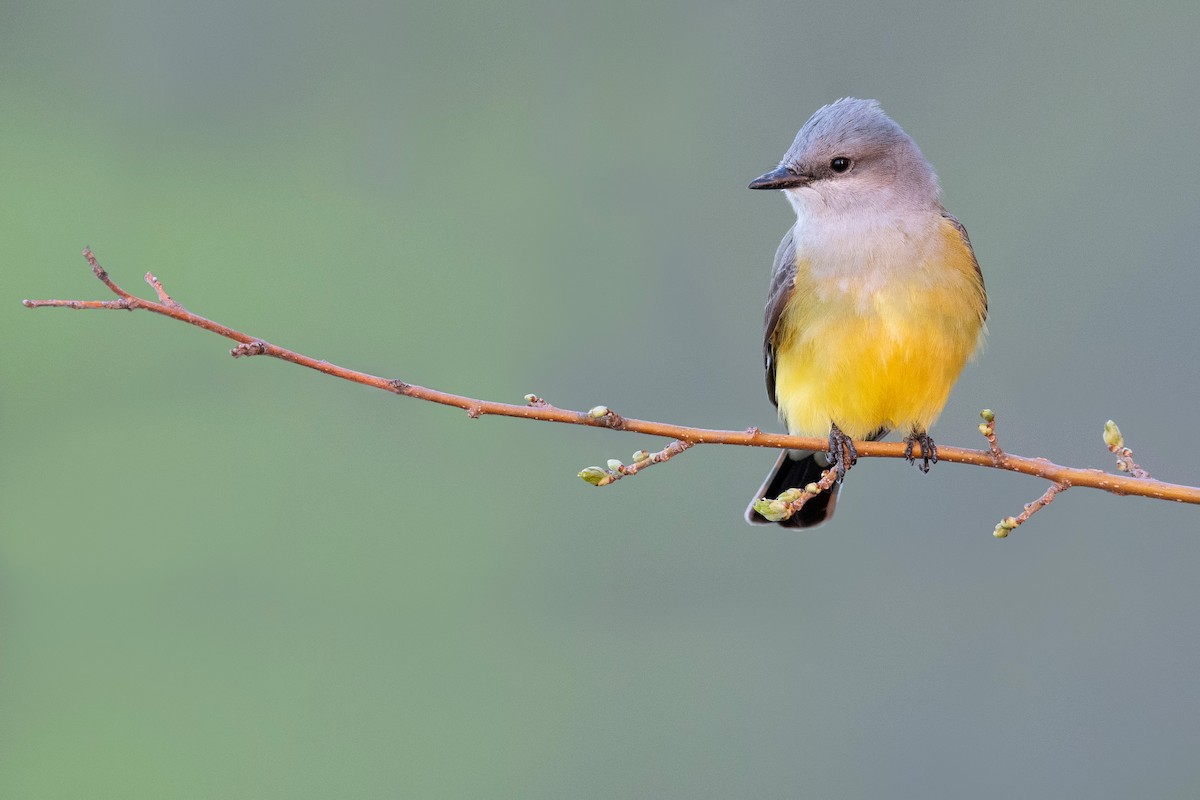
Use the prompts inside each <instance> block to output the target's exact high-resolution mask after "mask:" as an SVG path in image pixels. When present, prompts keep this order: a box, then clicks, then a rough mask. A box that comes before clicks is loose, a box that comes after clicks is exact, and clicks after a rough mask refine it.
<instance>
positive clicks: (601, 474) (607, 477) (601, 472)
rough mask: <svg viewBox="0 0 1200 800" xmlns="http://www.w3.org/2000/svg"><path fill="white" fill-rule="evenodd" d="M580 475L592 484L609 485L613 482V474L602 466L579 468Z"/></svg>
mask: <svg viewBox="0 0 1200 800" xmlns="http://www.w3.org/2000/svg"><path fill="white" fill-rule="evenodd" d="M579 477H581V478H583V480H584V481H585V482H587V483H590V484H591V485H592V486H607V485H608V484H610V483H612V482H613V477H612V474H611V473H609V471H608V470H606V469H602V468H600V467H585V468H584V469H581V470H579Z"/></svg>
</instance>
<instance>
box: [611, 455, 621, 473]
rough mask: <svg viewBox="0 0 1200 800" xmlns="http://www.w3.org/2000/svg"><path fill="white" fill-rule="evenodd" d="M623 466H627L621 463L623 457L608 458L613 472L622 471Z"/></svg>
mask: <svg viewBox="0 0 1200 800" xmlns="http://www.w3.org/2000/svg"><path fill="white" fill-rule="evenodd" d="M623 466H625V465H624V464H622V463H621V459H619V458H610V459H609V460H608V468H609V469H611V470H612V471H613V472H620V471H621V467H623Z"/></svg>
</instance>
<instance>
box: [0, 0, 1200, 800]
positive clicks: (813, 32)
mask: <svg viewBox="0 0 1200 800" xmlns="http://www.w3.org/2000/svg"><path fill="white" fill-rule="evenodd" d="M100 5H101V4H92V3H84V2H76V3H74V4H71V3H45V4H33V3H25V4H21V3H6V4H4V5H2V6H0V108H2V109H3V113H2V114H0V187H2V188H0V219H2V225H3V228H2V230H3V235H2V237H0V259H2V261H3V273H2V274H3V277H2V279H0V287H2V288H3V292H2V293H0V332H2V333H3V337H4V341H5V342H6V345H5V347H4V348H3V350H2V352H0V380H2V384H0V442H2V445H0V446H2V447H3V458H2V459H0V637H2V639H0V758H2V766H0V795H2V796H3V797H6V798H63V797H88V798H129V797H153V798H210V797H222V798H225V797H229V798H241V797H245V798H274V797H279V798H284V797H286V798H301V797H313V798H317V797H321V798H324V797H363V798H367V797H379V798H384V797H431V798H435V797H436V798H459V797H463V798H465V797H472V798H475V797H497V798H510V797H511V798H566V797H572V798H573V797H580V798H583V797H589V798H590V797H595V798H647V797H654V798H730V797H842V798H860V797H861V798H867V797H885V796H886V797H913V798H925V797H952V796H953V797H974V798H991V797H996V798H1001V797H1003V798H1009V797H1014V796H1015V797H1062V796H1074V797H1093V798H1096V797H1114V798H1117V797H1120V798H1127V797H1139V796H1140V797H1151V796H1152V797H1195V796H1197V795H1200V760H1197V758H1196V752H1197V748H1198V745H1200V697H1198V693H1197V688H1196V664H1197V659H1198V658H1200V645H1198V644H1197V637H1196V635H1195V630H1194V628H1195V620H1196V616H1197V605H1198V604H1200V582H1198V581H1197V580H1196V571H1197V564H1200V535H1198V534H1200V509H1197V508H1195V507H1189V506H1173V505H1169V504H1166V503H1161V502H1159V503H1156V502H1151V501H1147V500H1140V499H1132V498H1118V497H1114V496H1110V495H1105V494H1101V493H1098V492H1094V491H1089V490H1083V489H1080V490H1076V491H1073V492H1069V493H1067V494H1066V495H1065V496H1063V497H1061V498H1060V499H1059V500H1058V501H1057V502H1056V503H1055V504H1054V505H1053V506H1052V507H1051V508H1050V509H1047V510H1046V511H1045V512H1043V513H1042V514H1039V515H1038V516H1037V517H1036V518H1035V519H1034V521H1033V522H1031V523H1030V524H1029V525H1028V526H1026V527H1024V528H1021V529H1020V530H1019V531H1017V532H1016V533H1015V534H1014V535H1013V536H1012V537H1011V538H1010V539H1009V540H1007V541H1004V542H998V541H996V540H994V539H993V538H992V536H991V530H992V527H993V525H994V524H995V523H996V521H997V520H999V519H1000V518H1001V517H1003V516H1005V515H1008V514H1016V513H1018V512H1019V511H1020V510H1021V505H1022V503H1025V502H1028V501H1030V500H1032V499H1033V498H1035V497H1037V496H1038V494H1040V493H1041V491H1042V489H1043V488H1044V486H1043V484H1041V483H1039V482H1038V481H1035V480H1032V479H1029V478H1025V477H1021V476H1016V475H1007V474H1001V473H996V472H991V471H984V470H978V469H971V468H966V467H961V466H953V465H943V466H942V467H939V468H936V469H935V470H934V471H933V473H932V474H931V475H929V476H928V477H922V476H920V475H919V474H918V473H917V471H916V470H913V469H910V468H907V467H904V466H903V465H901V464H900V463H898V462H894V461H867V462H864V463H862V464H860V466H859V467H858V468H857V469H856V470H855V471H854V474H853V476H852V477H851V479H850V481H849V482H848V485H847V489H846V491H845V493H844V495H843V501H842V505H841V509H840V511H839V514H838V517H837V519H836V520H835V522H834V524H832V525H830V526H827V527H825V528H822V529H820V530H819V531H817V532H813V533H808V534H796V533H792V532H787V531H783V530H774V529H751V528H749V527H747V526H746V525H744V524H743V522H742V521H741V513H742V508H743V506H744V505H745V503H746V501H747V500H748V498H749V496H750V494H751V493H752V492H753V490H754V489H755V487H757V486H758V484H759V482H760V480H761V479H762V477H763V475H764V474H765V473H766V471H767V469H768V467H769V465H770V463H771V462H772V460H773V458H774V455H773V454H772V453H769V452H765V451H759V450H749V449H739V448H716V447H714V448H711V449H709V448H700V449H696V450H693V451H691V452H689V453H687V454H685V455H684V456H682V457H680V458H679V459H677V460H676V461H674V462H673V463H672V464H670V465H666V466H663V467H659V468H656V469H654V470H652V471H650V472H647V473H646V474H644V475H642V476H639V477H637V478H636V479H631V480H628V481H623V482H622V483H620V484H618V485H616V486H613V487H610V488H607V489H603V490H596V489H592V488H590V487H588V486H586V485H584V484H583V483H582V482H581V481H579V479H578V478H576V477H575V473H576V471H577V470H578V469H580V468H581V467H583V466H586V465H588V464H592V463H603V461H604V459H606V458H611V457H618V458H624V459H627V458H628V457H629V454H630V453H631V452H633V451H634V450H637V449H640V448H643V447H648V448H651V449H655V448H656V447H660V446H662V444H663V442H661V441H657V440H653V439H648V438H647V437H640V436H634V435H630V434H619V433H612V432H605V431H598V430H588V429H576V428H569V427H562V426H555V425H546V424H531V423H525V422H519V421H515V420H506V419H496V418H484V419H481V420H477V421H471V420H469V419H467V418H466V416H465V415H464V414H463V413H461V412H459V411H455V410H451V409H447V408H443V407H438V406H434V405H430V404H423V403H419V402H416V401H411V400H406V399H400V398H395V397H391V396H388V395H385V394H383V393H381V392H374V391H370V390H367V389H364V388H362V387H357V386H354V385H351V384H348V383H343V382H340V381H335V380H331V379H328V378H325V377H322V376H320V375H318V374H316V373H313V372H309V371H307V370H303V369H298V368H296V367H292V366H289V365H285V364H282V363H279V362H272V361H269V360H266V359H246V360H241V361H234V360H232V359H230V358H229V356H228V355H227V354H226V353H227V348H228V347H229V343H228V342H225V341H223V340H221V339H218V338H216V337H214V336H212V335H210V334H207V333H203V332H200V331H197V330H195V329H191V328H188V327H185V326H183V325H180V324H177V323H174V322H171V321H169V320H164V319H162V318H159V317H155V316H152V315H150V314H143V313H138V314H117V313H113V312H68V311H59V310H41V311H29V310H26V309H23V308H22V307H21V306H20V304H19V301H20V300H21V299H22V298H25V297H71V298H104V297H106V294H105V292H104V291H103V290H102V287H101V286H100V285H99V284H98V283H97V282H96V281H95V280H94V278H93V277H92V276H91V274H90V272H89V271H88V269H87V266H86V264H85V263H84V261H83V260H82V258H80V256H79V251H80V249H81V248H82V247H83V246H84V245H90V246H91V247H93V248H94V249H95V251H96V253H97V254H98V256H99V258H100V260H101V262H102V263H103V264H104V265H105V266H106V267H108V269H109V270H110V271H111V273H112V275H113V276H114V278H115V279H117V280H118V281H119V282H121V283H122V284H124V286H125V287H126V288H128V289H130V290H134V291H137V292H139V293H141V294H143V295H147V294H149V293H150V290H149V289H148V288H147V287H146V286H145V285H144V284H142V283H141V281H140V276H141V275H142V274H143V273H145V272H146V271H148V270H153V271H154V272H155V273H156V274H157V275H159V276H160V277H161V278H162V279H163V281H164V282H165V284H166V287H167V289H168V290H169V291H170V292H171V293H172V294H173V295H174V296H176V297H177V298H178V299H179V300H180V301H182V302H183V303H184V304H185V305H187V306H188V307H189V308H190V309H192V310H193V311H195V312H197V313H200V314H204V315H206V316H209V317H212V318H215V319H218V320H221V321H223V322H225V323H228V324H230V325H233V326H235V327H240V328H241V329H243V330H245V331H247V332H249V333H251V334H253V335H256V336H261V337H263V338H265V339H268V340H270V341H273V342H277V343H279V344H282V345H285V346H288V347H292V348H295V349H297V350H300V351H302V352H304V353H307V354H310V355H313V356H315V357H319V358H326V359H329V360H331V361H335V362H337V363H340V364H344V365H346V366H350V367H355V368H359V369H363V370H366V371H369V372H373V373H375V374H380V375H384V376H388V377H399V378H403V379H404V380H408V381H412V382H416V383H421V384H425V385H429V386H434V387H438V388H442V389H446V390H450V391H458V392H463V393H467V394H473V395H476V396H480V397H486V398H490V399H499V400H510V401H513V402H520V398H521V396H522V395H524V394H525V393H526V392H536V393H538V394H540V395H542V396H544V397H546V398H547V399H549V400H550V401H551V402H553V403H555V404H557V405H561V406H566V407H571V408H588V407H591V406H593V405H596V404H598V403H605V404H608V405H610V406H611V407H612V408H614V409H615V410H617V411H619V412H621V413H625V414H628V415H631V416H637V417H641V418H645V419H662V420H669V421H676V422H682V423H688V424H694V425H701V426H713V427H725V428H745V427H747V426H750V425H759V426H762V427H764V428H770V429H777V428H778V423H777V422H776V421H775V419H774V414H773V409H772V408H771V407H770V406H769V404H768V402H767V399H766V396H765V392H764V389H763V385H762V374H761V362H760V355H759V336H760V320H761V312H762V306H763V302H764V299H765V293H766V281H767V272H768V269H769V266H770V261H771V257H772V254H773V253H774V250H775V246H776V243H777V242H778V240H779V237H780V236H781V235H782V234H783V232H784V231H785V230H786V229H787V227H788V226H789V225H790V223H791V219H792V214H791V211H790V210H789V208H788V207H787V204H786V203H785V202H784V200H783V199H782V198H780V197H776V196H772V195H764V194H762V193H755V192H749V191H746V189H745V184H746V183H747V181H748V180H749V179H751V178H753V177H754V176H756V175H758V174H759V173H761V172H763V171H764V170H766V169H767V168H770V167H772V166H774V165H775V163H776V162H777V160H778V159H779V157H780V156H781V154H782V153H783V151H784V149H785V148H786V146H787V145H788V144H789V143H790V142H791V139H792V137H793V136H794V134H795V131H796V129H797V128H798V127H799V126H800V124H801V123H803V122H804V120H805V119H806V118H807V117H808V115H809V114H810V113H811V112H812V111H813V110H815V109H816V108H817V107H818V106H820V105H821V104H823V103H826V102H829V101H831V100H833V99H835V98H837V97H840V96H843V95H857V96H866V97H876V98H879V99H880V100H881V101H882V103H883V105H884V107H885V109H887V110H888V111H889V112H890V113H891V115H892V116H893V117H895V119H896V120H897V121H899V122H900V123H901V124H902V125H903V126H905V128H906V129H907V130H908V131H909V132H910V133H911V134H912V135H913V136H914V137H915V138H916V140H917V141H918V142H919V143H920V145H921V147H922V148H923V149H924V151H925V154H926V155H927V156H928V157H929V158H930V160H931V161H932V162H933V163H934V165H935V166H936V167H937V169H938V172H939V174H940V176H941V178H942V182H943V184H944V186H945V189H946V203H947V205H948V207H949V208H950V209H951V210H953V211H954V212H955V213H956V214H957V215H958V216H959V217H960V218H961V219H962V220H963V221H964V222H965V224H966V225H967V227H968V229H969V230H970V232H971V236H972V239H973V241H974V243H975V248H976V251H977V253H978V255H979V260H980V262H981V263H982V265H983V269H984V272H985V274H986V277H987V282H988V289H989V292H990V295H991V308H992V319H991V321H990V329H991V336H990V343H989V345H988V347H987V348H986V350H985V351H984V352H983V354H982V355H981V357H980V358H979V359H978V360H977V361H976V363H975V364H973V365H971V366H970V367H968V369H967V371H966V373H965V374H964V376H963V378H962V380H961V382H960V384H959V386H958V387H957V389H956V390H955V392H954V395H953V396H952V398H951V401H950V404H949V406H948V408H947V409H946V412H945V413H944V415H943V417H942V420H941V422H940V424H939V426H938V427H937V429H936V430H935V431H934V433H935V435H936V436H937V438H938V440H939V441H940V442H942V443H944V444H956V445H966V446H977V445H980V444H982V440H981V439H980V437H979V435H978V433H977V432H976V430H975V427H976V424H977V423H978V418H977V416H976V415H977V412H978V410H979V409H980V408H983V407H985V406H989V407H992V408H994V409H996V410H997V413H998V415H999V432H1000V437H1001V442H1002V444H1003V445H1004V446H1006V447H1007V448H1008V449H1010V450H1011V451H1013V452H1016V453H1021V454H1026V455H1040V456H1046V457H1048V458H1051V459H1053V460H1056V461H1059V462H1062V463H1069V464H1073V465H1081V466H1096V467H1102V468H1106V469H1111V468H1112V466H1113V462H1112V459H1111V458H1110V456H1109V455H1108V453H1107V452H1106V451H1105V450H1104V448H1103V445H1102V443H1101V439H1100V434H1101V429H1102V425H1103V423H1104V420H1105V419H1108V418H1110V417H1111V418H1114V419H1116V420H1117V421H1118V422H1119V423H1120V424H1121V426H1122V429H1123V430H1124V431H1125V433H1126V435H1127V437H1128V439H1129V441H1130V443H1131V445H1132V446H1133V447H1134V450H1135V452H1136V454H1137V455H1138V456H1139V460H1140V461H1141V462H1142V463H1143V464H1144V466H1146V467H1147V468H1148V469H1149V470H1150V471H1151V472H1152V473H1154V474H1155V475H1156V476H1157V477H1161V478H1163V479H1167V480H1174V481H1178V482H1184V483H1188V482H1190V483H1196V482H1198V481H1200V467H1198V466H1197V457H1196V453H1197V452H1200V431H1198V430H1197V427H1196V426H1195V425H1194V424H1193V422H1192V417H1191V415H1192V414H1193V413H1194V412H1195V407H1196V399H1197V395H1198V392H1200V365H1198V359H1197V341H1198V337H1200V322H1198V321H1197V310H1196V309H1197V306H1196V303H1197V297H1198V296H1200V270H1198V269H1197V266H1196V265H1197V253H1198V252H1200V224H1198V223H1200V193H1198V192H1197V190H1196V175H1197V173H1198V171H1200V150H1198V149H1197V146H1196V144H1197V141H1198V138H1200V95H1198V94H1197V89H1196V87H1197V85H1200V48H1197V46H1196V41H1197V40H1198V39H1200V10H1198V8H1197V6H1196V4H1195V2H1194V0H1179V1H1178V2H1147V3H1136V4H1135V3H1100V4H1097V3H1091V2H1069V3H1060V4H1051V5H1047V4H1045V3H1042V2H1033V1H1032V0H1030V1H1029V2H1019V3H986V4H984V3H978V4H963V3H950V2H942V3H938V2H923V3H908V4H888V5H882V6H881V5H879V4H877V3H875V2H867V1H866V0H852V1H851V2H842V3H832V2H828V3H820V2H773V3H758V4H740V5H737V6H734V5H732V4H725V3H711V2H710V3H684V2H668V3H660V4H655V5H647V4H644V3H640V2H625V1H624V0H618V1H617V2H610V3H603V4H598V3H586V2H573V1H572V2H565V3H563V2H538V1H537V0H527V1H521V2H514V3H508V4H503V5H500V4H489V3H479V2H467V3H463V2H440V3H435V2H413V3H403V4H386V3H351V4H340V5H334V4H319V3H307V4H295V3H257V2H251V3H243V2H219V3H210V4H196V3H182V2H149V0H142V1H141V2H123V3H110V4H103V5H104V6H105V7H103V8H101V7H100Z"/></svg>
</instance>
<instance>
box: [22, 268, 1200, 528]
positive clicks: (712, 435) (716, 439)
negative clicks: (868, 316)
mask: <svg viewBox="0 0 1200 800" xmlns="http://www.w3.org/2000/svg"><path fill="white" fill-rule="evenodd" d="M84 257H85V258H87V260H88V263H89V264H91V266H92V271H93V272H94V273H95V274H96V277H97V278H98V279H100V280H101V281H102V282H103V283H104V285H105V286H107V287H108V288H109V289H110V290H111V291H112V292H113V294H115V295H117V297H118V298H119V299H118V300H24V301H22V302H23V303H24V305H25V306H27V307H29V308H45V307H56V308H73V309H89V308H107V309H121V310H130V311H136V310H145V311H150V312H153V313H155V314H161V315H163V316H166V317H170V318H171V319H176V320H179V321H180V322H185V323H187V324H188V325H194V326H195V327H197V328H203V329H204V330H206V331H211V332H212V333H215V334H217V335H218V336H224V337H225V338H227V339H231V340H233V341H235V342H237V343H238V344H239V345H241V347H235V348H234V349H233V351H232V354H233V355H234V356H235V357H236V356H248V355H265V356H270V357H272V358H278V359H280V360H282V361H288V362H290V363H292V364H298V365H300V366H302V367H308V368H309V369H314V370H316V371H318V372H322V373H324V374H326V375H332V376H333V377H335V378H341V379H343V380H347V381H352V382H354V383H359V384H362V385H364V386H372V387H374V388H376V389H382V390H383V391H385V392H391V393H393V394H398V395H404V396H406V397H415V398H417V399H419V400H427V401H429V402H431V403H440V404H442V405H447V406H453V407H456V408H460V409H462V410H464V411H466V412H467V413H468V414H469V415H470V416H472V417H480V416H486V415H492V416H504V417H519V418H522V419H538V420H544V421H547V422H561V423H566V424H570V425H587V426H590V427H600V428H614V429H618V430H624V431H631V432H634V433H641V434H647V435H651V436H663V437H667V438H670V439H676V440H679V441H680V442H684V443H686V444H688V445H689V446H691V445H696V444H727V445H740V446H743V447H769V448H786V449H789V450H823V449H824V448H825V447H826V446H827V442H826V441H825V439H824V438H823V437H814V436H785V435H782V434H771V433H763V432H762V431H760V430H758V429H757V428H751V429H748V430H744V431H722V430H709V429H705V428H691V427H687V426H685V425H673V424H669V423H664V422H651V421H647V420H639V419H632V418H629V417H620V416H618V415H616V414H613V413H612V412H611V411H609V410H608V409H607V408H604V407H603V406H598V407H597V408H595V409H592V411H591V412H586V411H571V410H568V409H561V408H556V407H554V406H551V405H548V404H546V403H544V402H542V403H537V402H534V401H528V402H527V404H526V405H512V404H509V403H498V402H495V401H491V400H477V399H475V398H472V397H466V396H464V395H458V394H452V393H450V392H443V391H439V390H437V389H429V388H426V387H423V386H417V385H415V384H411V383H407V382H405V381H402V380H398V379H397V380H389V379H387V378H380V377H378V376H375V375H369V374H367V373H365V372H358V371H355V370H352V369H347V368H345V367H339V366H337V365H336V364H330V363H329V362H327V361H319V360H317V359H315V358H311V357H309V356H306V355H303V354H301V353H297V352H295V351H292V350H288V349H286V348H283V347H279V346H278V345H273V344H269V343H268V342H266V341H264V340H262V339H259V338H257V337H254V336H250V335H249V334H246V333H242V332H241V331H237V330H234V329H233V328H230V327H227V326H225V325H222V324H220V323H219V322H213V321H212V320H209V319H205V318H204V317H201V316H199V315H197V314H193V313H191V312H190V311H188V310H186V309H185V308H184V307H183V306H182V305H180V304H179V303H177V302H175V301H174V300H170V298H169V297H166V296H165V292H164V291H162V289H161V284H158V282H157V281H156V280H155V279H154V278H153V276H147V282H148V283H150V285H151V286H153V287H154V289H155V292H156V294H158V296H159V297H160V302H154V301H151V300H144V299H142V298H139V297H136V296H134V295H131V294H129V293H128V292H126V291H125V290H124V289H122V288H121V287H120V286H118V285H117V284H116V283H114V282H113V281H112V279H111V278H109V276H108V273H107V272H105V271H104V269H102V268H101V267H100V265H99V264H98V263H97V262H96V258H95V256H94V255H93V254H92V251H91V250H84ZM156 284H157V285H156ZM534 400H537V398H534ZM600 409H603V411H602V412H601V413H600V414H599V416H595V415H594V414H595V412H597V411H598V410H600ZM854 446H855V449H856V450H857V451H858V455H859V456H860V457H865V458H902V457H903V456H904V444H903V442H855V443H854ZM938 460H939V461H943V462H945V461H948V462H952V463H959V464H973V465H975V466H978V467H991V468H995V469H1003V470H1008V471H1011V472H1020V473H1023V474H1026V475H1033V476H1035V477H1038V478H1043V479H1045V480H1048V481H1050V482H1052V483H1053V484H1055V485H1056V486H1060V487H1064V488H1065V487H1069V486H1087V487H1090V488H1093V489H1100V490H1102V491H1105V492H1110V493H1112V494H1119V495H1137V496H1140V497H1150V498H1154V499H1158V500H1172V501H1175V502H1180V503H1193V504H1200V487H1197V486H1182V485H1179V484H1173V483H1165V482H1163V481H1156V480H1152V479H1149V478H1138V477H1131V476H1127V475H1113V474H1110V473H1107V472H1103V471H1102V470H1098V469H1081V468H1076V467H1064V466H1060V465H1058V464H1052V463H1051V462H1049V461H1047V460H1046V459H1044V458H1025V457H1022V456H1014V455H1011V454H1009V453H1004V452H999V448H995V449H993V450H986V451H985V450H968V449H965V448H961V447H945V446H943V447H939V448H938ZM1061 490H1062V489H1058V490H1056V492H1055V494H1056V493H1057V491H1061ZM1050 496H1051V498H1052V497H1053V494H1051V495H1050ZM1046 502H1049V500H1048V499H1047V500H1046ZM1044 504H1045V503H1043V505H1044ZM1039 507H1040V506H1039Z"/></svg>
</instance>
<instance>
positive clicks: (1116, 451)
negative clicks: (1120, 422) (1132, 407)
mask: <svg viewBox="0 0 1200 800" xmlns="http://www.w3.org/2000/svg"><path fill="white" fill-rule="evenodd" d="M1104 444H1105V445H1107V446H1108V451H1109V452H1110V453H1112V454H1113V455H1115V456H1116V457H1117V469H1119V470H1121V472H1128V473H1129V474H1130V475H1132V476H1133V477H1135V478H1141V479H1143V480H1150V473H1149V472H1147V471H1146V470H1144V469H1142V468H1141V467H1139V466H1138V463H1137V462H1136V461H1134V460H1133V451H1132V450H1130V449H1129V448H1128V447H1126V446H1125V437H1124V436H1122V435H1121V429H1120V428H1118V427H1117V423H1115V422H1113V421H1112V420H1111V419H1110V420H1109V421H1108V422H1106V423H1104Z"/></svg>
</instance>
